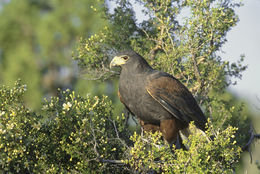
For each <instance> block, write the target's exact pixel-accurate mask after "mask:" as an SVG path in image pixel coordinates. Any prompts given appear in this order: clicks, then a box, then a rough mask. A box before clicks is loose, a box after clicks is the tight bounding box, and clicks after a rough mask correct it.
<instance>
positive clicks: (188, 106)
mask: <svg viewBox="0 0 260 174" xmlns="http://www.w3.org/2000/svg"><path fill="white" fill-rule="evenodd" d="M146 90H147V92H148V93H149V94H150V95H151V96H152V97H153V98H154V99H155V100H156V101H157V102H159V103H160V104H161V105H162V106H163V107H164V108H165V109H166V110H167V111H168V112H170V113H171V114H172V115H173V116H174V117H176V118H177V119H179V120H180V121H182V122H190V121H194V122H195V125H197V126H198V127H199V128H200V129H202V130H204V129H205V124H206V118H205V116H204V114H203V112H202V111H201V109H200V107H199V106H198V104H197V102H196V100H195V99H194V97H193V96H192V94H191V93H190V92H189V90H188V89H187V88H186V87H185V86H184V85H183V84H182V83H181V82H179V81H178V80H177V79H175V78H174V77H172V76H170V75H160V76H157V77H154V78H151V79H149V82H148V84H147V86H146Z"/></svg>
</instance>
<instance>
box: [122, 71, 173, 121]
mask: <svg viewBox="0 0 260 174" xmlns="http://www.w3.org/2000/svg"><path fill="white" fill-rule="evenodd" d="M145 86H146V79H145V78H144V77H142V75H139V76H138V75H137V76H135V78H129V77H128V78H125V79H122V78H120V80H119V92H120V96H121V99H122V100H123V103H124V104H125V105H126V106H127V107H128V109H129V110H130V111H131V112H132V113H133V114H134V115H135V116H137V117H138V118H140V119H141V120H143V121H145V122H146V123H150V124H160V120H162V119H165V118H171V115H170V114H169V112H168V111H166V110H165V109H164V108H163V107H162V106H161V105H160V104H159V103H158V102H157V101H156V100H154V99H153V98H152V97H151V96H150V94H149V93H148V92H147V91H146V88H145Z"/></svg>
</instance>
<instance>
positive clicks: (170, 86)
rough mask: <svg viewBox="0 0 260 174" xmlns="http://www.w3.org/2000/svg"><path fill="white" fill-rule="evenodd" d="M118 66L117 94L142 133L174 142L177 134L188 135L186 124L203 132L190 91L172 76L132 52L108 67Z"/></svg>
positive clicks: (202, 119)
mask: <svg viewBox="0 0 260 174" xmlns="http://www.w3.org/2000/svg"><path fill="white" fill-rule="evenodd" d="M114 66H121V68H122V70H121V74H120V78H119V90H118V95H119V98H120V101H121V102H122V103H123V104H124V105H125V107H126V108H127V109H128V110H129V111H130V113H131V114H133V115H135V116H137V117H138V118H139V120H140V124H141V126H142V127H143V129H144V130H145V131H153V132H154V131H161V132H162V135H163V137H164V139H165V140H166V141H167V142H168V143H170V144H173V143H177V140H178V137H179V133H181V132H182V134H183V135H186V136H188V135H187V134H188V133H187V130H186V129H187V128H188V127H189V123H190V122H191V121H194V124H195V126H196V127H197V128H199V129H200V130H202V131H205V125H206V122H207V120H206V118H205V116H204V114H203V112H202V111H201V109H200V107H199V106H198V104H197V102H196V100H195V99H194V97H193V96H192V94H191V93H190V91H189V90H188V89H187V88H186V87H185V86H184V85H183V84H182V83H181V82H180V81H179V80H177V79H176V78H175V77H173V76H172V75H170V74H168V73H165V72H161V71H158V70H155V69H153V68H152V67H151V66H150V65H149V64H148V63H147V61H146V60H145V59H144V58H143V57H142V56H140V55H139V54H138V53H136V52H134V51H133V50H128V51H124V52H121V53H120V54H118V56H116V57H114V58H113V59H112V61H111V63H110V68H112V67H114Z"/></svg>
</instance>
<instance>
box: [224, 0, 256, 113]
mask: <svg viewBox="0 0 260 174" xmlns="http://www.w3.org/2000/svg"><path fill="white" fill-rule="evenodd" d="M243 3H244V6H242V7H240V8H238V9H237V10H236V12H237V14H238V16H239V18H240V21H239V22H238V24H237V26H235V27H234V28H233V29H232V30H231V31H230V32H229V33H228V34H227V39H228V42H227V43H226V44H225V46H224V47H223V51H225V54H224V55H223V58H225V59H226V60H229V61H231V62H232V61H233V62H234V61H237V60H238V59H239V56H240V54H245V56H246V57H245V64H247V65H248V69H247V70H246V71H245V72H244V73H243V77H242V80H239V81H238V83H237V85H236V86H232V87H231V88H230V89H231V90H232V91H233V92H234V93H235V94H237V95H239V96H240V97H241V98H243V99H246V100H248V101H250V102H251V104H252V106H253V109H255V108H256V106H257V107H259V108H260V101H258V100H257V96H258V98H259V99H260V0H245V1H243Z"/></svg>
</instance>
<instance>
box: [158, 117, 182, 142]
mask: <svg viewBox="0 0 260 174" xmlns="http://www.w3.org/2000/svg"><path fill="white" fill-rule="evenodd" d="M160 131H161V132H162V135H163V138H164V139H165V140H166V141H167V142H168V143H169V144H171V145H172V144H175V145H177V143H178V133H179V128H178V126H177V124H176V121H175V120H174V119H166V120H161V123H160ZM178 146H179V145H178Z"/></svg>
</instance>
